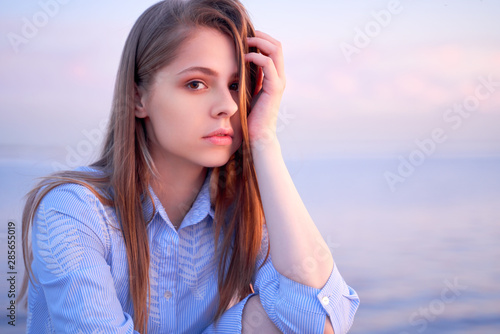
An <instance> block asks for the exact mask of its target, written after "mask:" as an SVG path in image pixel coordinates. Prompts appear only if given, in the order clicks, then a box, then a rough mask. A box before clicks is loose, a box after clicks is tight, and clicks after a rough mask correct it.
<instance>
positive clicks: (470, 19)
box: [0, 0, 500, 158]
mask: <svg viewBox="0 0 500 334" xmlns="http://www.w3.org/2000/svg"><path fill="white" fill-rule="evenodd" d="M54 1H55V0H54ZM46 2H49V1H48V0H47V1H46ZM151 3H154V1H143V2H141V3H137V2H132V1H125V2H123V1H121V2H118V1H110V2H106V4H101V3H97V2H96V3H92V4H88V3H87V2H81V1H71V2H69V3H68V4H65V5H60V7H59V8H58V9H57V12H56V13H54V15H53V17H50V18H49V20H48V22H47V24H46V25H44V26H43V27H41V28H39V31H38V32H37V33H36V36H34V37H33V38H30V39H29V41H28V42H27V43H26V44H22V45H20V46H19V50H18V51H19V52H17V53H16V52H15V48H13V47H12V45H11V43H9V37H8V36H9V35H8V34H9V33H15V34H17V35H21V36H22V27H23V24H24V22H25V21H23V18H26V19H28V20H31V21H33V20H34V16H36V15H37V13H39V12H40V11H43V9H42V8H41V7H40V5H39V4H38V2H36V1H27V2H23V4H22V5H21V4H18V3H11V4H2V5H0V6H2V7H3V8H2V10H1V11H0V12H1V14H0V19H1V20H0V33H1V34H2V35H3V38H2V39H0V61H1V64H2V66H1V67H0V102H1V104H0V109H1V112H2V115H3V121H2V122H1V124H0V133H1V135H0V148H1V147H3V148H5V147H7V146H13V145H15V146H18V145H21V146H27V147H54V146H57V147H60V148H64V147H66V146H67V145H69V146H73V147H75V146H76V145H77V144H78V143H79V142H80V141H82V140H84V139H85V137H84V135H83V134H82V132H83V131H85V130H86V131H90V130H92V129H95V128H97V127H98V124H99V122H100V121H101V120H103V119H107V116H108V112H109V106H110V100H111V93H112V89H113V84H114V77H115V72H116V69H117V64H118V59H119V55H120V52H121V48H122V46H123V43H124V39H125V38H126V35H127V34H128V31H129V30H130V27H131V25H132V24H133V22H134V20H135V19H136V18H137V17H138V15H139V14H140V13H141V12H142V11H143V10H144V9H146V8H147V7H148V6H149V4H151ZM243 3H244V4H245V5H247V6H248V7H247V8H248V10H249V12H250V13H251V16H252V17H253V19H254V23H255V25H256V27H257V28H258V29H260V30H264V31H266V32H268V33H269V34H271V35H273V36H275V37H276V38H278V39H280V40H281V41H282V43H283V45H284V51H285V58H286V70H287V80H288V82H287V91H286V93H285V96H284V99H283V103H282V112H283V115H286V117H283V119H282V124H281V131H280V134H279V135H280V138H281V140H282V145H283V146H285V147H288V150H287V151H288V152H289V155H290V157H298V156H300V157H303V156H304V155H306V156H308V157H311V158H317V157H320V156H324V155H325V154H326V155H327V156H340V155H345V156H351V155H355V156H359V155H361V156H363V155H370V156H372V155H384V156H386V155H394V154H400V153H401V152H405V151H408V150H412V145H413V142H414V141H415V140H416V139H419V138H420V139H421V138H425V137H426V136H428V134H429V133H430V132H431V131H432V130H433V129H434V128H436V127H441V128H443V129H444V130H445V131H446V133H447V135H448V137H449V140H448V141H447V142H446V143H443V144H442V145H441V147H440V150H439V151H438V152H437V153H436V154H441V155H465V156H469V155H472V156H475V155H481V156H482V155H488V156H491V155H494V156H498V155H500V135H499V133H500V131H499V130H500V83H498V84H496V86H495V84H494V83H495V82H500V42H498V41H500V38H498V37H500V36H498V35H499V34H500V23H499V21H498V19H497V15H496V14H498V13H500V10H499V9H500V4H499V3H498V2H493V1H491V0H490V1H486V0H485V1H474V2H471V1H453V2H450V3H448V2H446V1H430V0H429V1H422V2H419V3H415V2H410V1H400V2H399V5H398V6H397V9H398V10H397V11H395V12H397V13H393V14H391V16H390V18H389V19H388V17H386V19H387V20H386V21H387V22H385V23H386V26H382V25H380V24H379V26H380V27H379V28H380V29H379V31H375V33H373V32H372V33H371V34H372V35H373V36H372V37H369V40H370V43H369V45H367V46H363V47H358V48H357V49H358V53H356V54H355V55H354V56H353V57H352V59H350V61H348V59H346V57H345V56H344V54H343V52H342V49H341V45H345V44H346V43H347V44H350V45H352V46H354V47H356V45H355V40H356V34H358V32H359V31H366V28H367V27H369V26H370V24H371V25H372V27H376V24H377V23H376V19H375V16H376V15H379V16H380V15H383V13H388V12H389V13H390V12H391V7H390V3H391V2H390V1H372V2H369V3H367V2H362V1H352V2H349V3H342V4H335V3H331V2H327V1H308V2H307V5H306V4H305V3H304V2H302V1H300V2H299V1H295V2H294V1H286V2H285V1H275V2H273V3H272V5H269V4H266V3H265V2H264V1H243ZM116 6H120V11H117V10H116ZM269 6H272V7H269ZM283 6H287V10H286V11H284V10H280V9H283ZM374 13H378V14H374ZM381 13H382V14H381ZM495 13H496V14H495ZM374 24H375V25H374ZM10 36H12V34H11V35H10ZM358 38H359V36H358ZM343 43H344V44H343ZM480 77H482V78H488V77H490V81H492V82H493V86H494V91H493V92H491V94H489V95H490V96H488V98H485V99H484V100H481V101H480V104H479V105H478V106H477V107H476V108H474V110H473V112H471V113H470V117H467V118H463V122H461V124H460V126H459V127H458V128H456V129H454V128H452V127H451V125H453V124H455V123H452V122H451V121H449V120H448V121H446V120H445V114H446V112H447V109H449V108H452V107H453V106H454V104H457V103H464V101H466V100H467V99H468V98H470V97H471V96H474V92H475V90H476V89H477V87H478V85H481V80H480V79H479V78H480Z"/></svg>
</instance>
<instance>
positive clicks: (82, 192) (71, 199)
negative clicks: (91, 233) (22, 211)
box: [37, 167, 110, 219]
mask: <svg viewBox="0 0 500 334" xmlns="http://www.w3.org/2000/svg"><path fill="white" fill-rule="evenodd" d="M60 175H61V176H57V174H56V175H55V176H54V177H53V178H51V177H49V178H47V180H49V182H48V183H46V184H45V185H44V187H42V188H41V189H40V190H39V191H40V192H41V195H42V198H41V201H40V205H39V207H38V210H37V211H45V212H48V211H53V212H58V213H62V214H65V215H69V216H71V217H74V218H77V219H78V218H87V219H88V218H90V216H98V217H94V218H100V217H105V216H106V212H107V211H109V209H110V208H109V206H108V204H109V203H108V202H109V196H107V195H106V193H107V191H104V190H103V189H101V188H100V187H99V186H97V185H96V184H95V182H93V181H92V180H95V178H96V177H102V176H104V174H103V173H102V172H101V171H99V170H97V169H95V168H92V167H79V168H77V169H74V170H72V171H70V172H66V173H62V174H60Z"/></svg>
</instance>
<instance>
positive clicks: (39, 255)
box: [23, 0, 359, 334]
mask: <svg viewBox="0 0 500 334" xmlns="http://www.w3.org/2000/svg"><path fill="white" fill-rule="evenodd" d="M284 87H285V73H284V66H283V55H282V49H281V45H280V43H279V42H278V41H276V40H275V39H273V38H272V37H270V36H268V35H267V34H265V33H263V32H258V31H255V30H254V29H253V27H252V24H251V22H250V20H249V18H248V15H247V13H246V11H245V9H244V7H243V6H242V4H241V3H239V2H238V1H237V0H187V1H185V0H166V1H162V2H159V3H157V4H155V5H153V6H152V7H150V8H149V9H148V10H146V12H144V13H143V14H142V16H141V17H140V18H139V19H138V21H137V22H136V24H135V25H134V27H133V28H132V31H131V33H130V35H129V37H128V39H127V41H126V44H125V48H124V51H123V55H122V58H121V62H120V66H119V71H118V76H117V81H116V87H115V94H114V99H113V107H112V115H111V121H110V126H109V131H108V135H107V138H106V141H105V145H104V149H103V152H102V155H101V157H100V159H99V160H98V161H97V162H95V163H94V164H92V165H91V166H89V167H82V168H79V169H77V170H74V171H69V172H61V173H57V174H54V175H52V176H50V177H47V178H45V179H44V180H43V181H42V182H41V183H40V184H39V185H38V186H37V187H36V188H35V189H34V190H33V191H32V192H31V193H30V194H29V197H28V201H27V204H26V208H25V211H24V215H23V238H24V245H23V246H24V249H25V264H26V267H27V270H28V273H29V278H30V280H29V283H26V284H27V285H28V324H27V327H28V330H27V331H28V333H54V332H55V333H202V332H203V333H212V332H214V333H216V332H217V333H239V332H242V331H243V332H247V333H251V332H254V331H259V332H261V333H273V332H279V331H281V332H285V333H323V332H333V331H334V332H335V333H337V334H340V333H345V332H347V331H348V329H349V328H350V326H351V324H352V321H353V317H354V314H355V312H356V309H357V307H358V304H359V299H358V296H357V295H356V293H355V292H354V290H352V289H351V288H350V287H349V286H347V285H346V283H345V282H344V280H343V279H342V277H341V276H340V274H339V272H338V270H337V267H336V266H335V265H334V262H333V259H332V256H331V253H330V251H329V249H328V247H327V245H326V243H325V241H324V240H323V238H322V237H321V235H320V233H319V232H318V230H317V228H316V226H315V225H314V223H313V221H312V220H311V217H310V216H309V214H308V212H307V210H306V208H305V207H304V205H303V203H302V201H301V199H300V197H299V194H298V193H297V191H296V189H295V187H294V185H293V183H292V180H291V178H290V175H289V174H288V171H287V169H286V166H285V164H284V162H283V158H282V156H281V152H280V145H279V143H278V141H277V138H276V119H277V114H278V109H279V106H280V100H281V96H282V93H283V90H284ZM30 241H31V242H30Z"/></svg>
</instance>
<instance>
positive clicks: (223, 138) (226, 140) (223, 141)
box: [203, 135, 233, 146]
mask: <svg viewBox="0 0 500 334" xmlns="http://www.w3.org/2000/svg"><path fill="white" fill-rule="evenodd" d="M203 139H204V140H206V141H208V142H209V143H211V144H214V145H219V146H226V145H231V144H232V143H233V138H231V136H227V135H218V136H210V137H203Z"/></svg>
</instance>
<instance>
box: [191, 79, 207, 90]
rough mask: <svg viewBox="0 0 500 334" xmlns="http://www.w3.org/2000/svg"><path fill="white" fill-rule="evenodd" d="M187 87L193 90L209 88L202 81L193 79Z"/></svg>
mask: <svg viewBox="0 0 500 334" xmlns="http://www.w3.org/2000/svg"><path fill="white" fill-rule="evenodd" d="M187 87H188V88H189V89H192V90H201V89H204V88H207V86H205V84H204V83H203V82H201V81H191V82H190V83H188V84H187Z"/></svg>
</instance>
